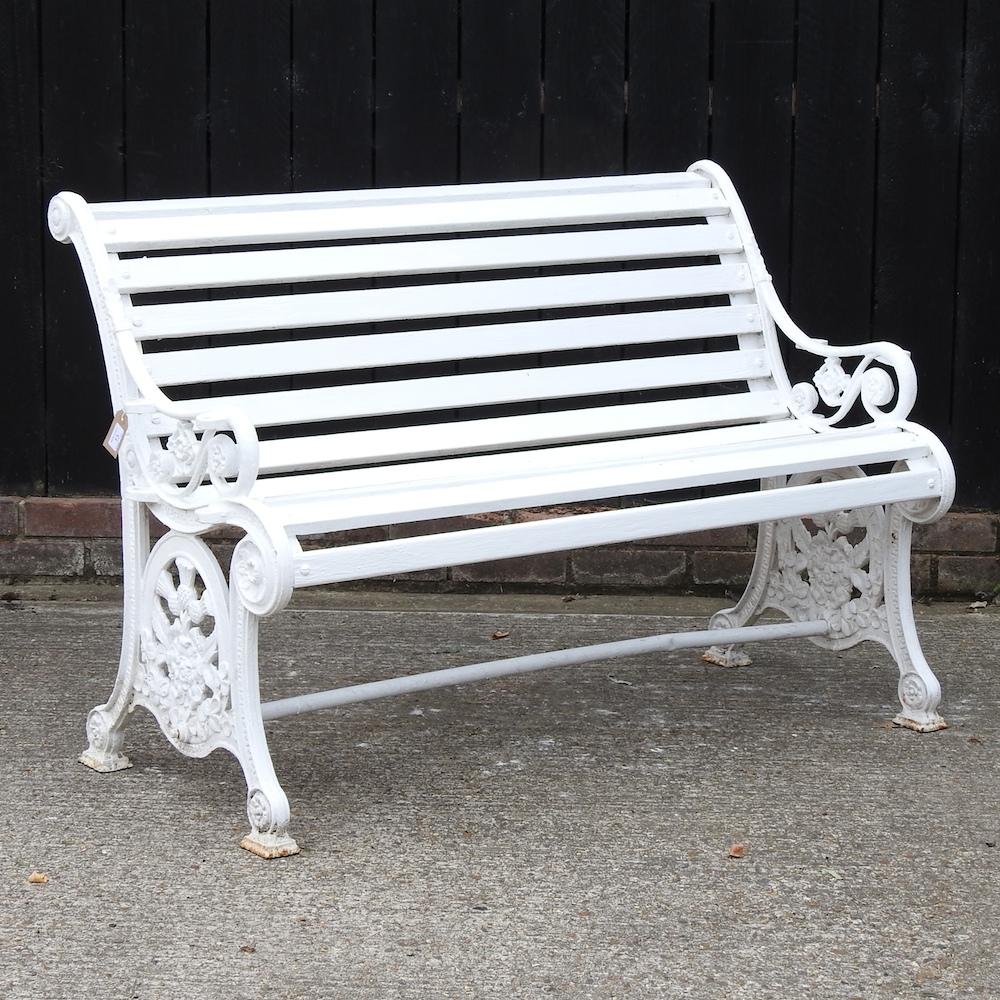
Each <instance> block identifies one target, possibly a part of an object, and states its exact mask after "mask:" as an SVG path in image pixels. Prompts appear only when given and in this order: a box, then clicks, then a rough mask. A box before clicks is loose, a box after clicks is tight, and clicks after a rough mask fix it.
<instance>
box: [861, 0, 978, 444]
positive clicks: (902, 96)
mask: <svg viewBox="0 0 1000 1000" xmlns="http://www.w3.org/2000/svg"><path fill="white" fill-rule="evenodd" d="M963 7H964V4H963V3H962V2H961V0H948V2H944V3H934V4H913V3H910V2H909V0H886V2H885V4H884V12H883V26H882V82H881V90H880V119H879V151H878V155H879V161H878V162H879V168H878V206H877V215H876V247H875V254H876V270H875V314H874V315H875V323H874V326H875V331H874V332H875V335H876V337H877V338H878V339H880V340H881V339H884V340H893V341H895V342H896V343H899V344H902V345H903V346H904V347H906V348H908V349H910V350H912V352H913V360H914V363H915V364H916V366H917V374H918V381H919V385H920V394H919V396H918V399H917V407H916V409H915V410H914V417H915V419H917V420H921V421H923V422H925V423H927V424H928V425H929V426H930V427H931V428H932V429H933V430H935V431H936V432H938V433H939V434H942V435H944V436H947V434H948V429H949V424H950V401H949V393H950V391H951V383H952V337H953V328H954V294H955V245H956V237H957V227H956V219H957V212H958V194H957V191H958V169H959V145H960V138H959V129H960V116H961V103H962V90H961V88H962V75H961V74H962V44H963V26H964V25H963V14H964V11H963Z"/></svg>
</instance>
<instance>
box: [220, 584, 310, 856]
mask: <svg viewBox="0 0 1000 1000" xmlns="http://www.w3.org/2000/svg"><path fill="white" fill-rule="evenodd" d="M232 605H233V611H232V614H233V632H234V637H235V643H234V661H233V666H234V684H233V707H234V714H235V719H236V741H237V747H236V756H237V757H238V758H239V761H240V764H241V766H242V767H243V775H244V777H245V778H246V783H247V817H248V819H249V820H250V832H249V833H248V834H247V835H246V836H245V837H244V838H243V839H242V840H241V841H240V847H242V848H244V849H245V850H248V851H251V852H252V853H254V854H256V855H258V856H259V857H262V858H284V857H288V856H289V855H292V854H298V853H299V846H298V844H296V842H295V841H294V839H293V838H292V837H290V836H289V835H288V832H287V829H288V820H289V818H290V810H289V806H288V797H287V796H286V795H285V793H284V791H283V790H282V788H281V785H280V784H278V778H277V775H276V774H275V772H274V765H273V764H272V763H271V753H270V751H269V750H268V748H267V738H266V736H265V734H264V723H263V721H262V720H261V717H260V688H259V685H258V668H257V631H258V623H259V619H258V617H257V615H255V614H253V613H252V612H250V611H248V610H247V608H246V607H245V606H244V605H243V602H242V601H241V600H240V599H239V597H238V596H237V595H235V594H234V595H233V600H232Z"/></svg>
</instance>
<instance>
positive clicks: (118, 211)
mask: <svg viewBox="0 0 1000 1000" xmlns="http://www.w3.org/2000/svg"><path fill="white" fill-rule="evenodd" d="M710 184H711V181H709V180H708V178H706V177H703V176H702V175H700V174H696V173H690V172H687V171H677V172H673V173H658V174H627V175H617V176H610V177H568V178H561V179H557V180H543V181H532V182H531V184H528V185H525V184H524V183H523V182H522V181H499V182H497V181H488V182H486V183H481V184H442V185H439V186H436V187H417V188H413V187H411V188H405V187H404V188H365V189H358V190H354V191H299V192H294V193H291V194H263V195H252V194H251V195H232V196H228V197H216V198H171V199H165V200H162V201H127V202H98V203H95V204H93V205H91V206H90V207H91V209H92V210H93V212H94V217H95V218H96V219H97V220H98V221H99V222H102V221H107V220H111V219H140V218H141V219H152V218H156V217H164V216H181V215H195V216H199V215H200V216H205V215H211V216H218V215H224V214H233V213H237V214H239V213H245V212H283V211H287V210H289V209H294V210H298V211H314V210H316V209H326V208H341V207H344V206H354V205H396V204H399V203H401V202H405V203H416V202H420V203H437V202H441V201H456V200H457V201H467V200H468V199H469V198H470V197H475V198H478V199H487V200H490V201H494V200H498V199H509V198H527V197H550V196H552V195H556V194H567V193H571V194H575V195H585V194H596V195H604V194H609V193H612V192H621V191H639V190H645V189H648V188H693V189H694V188H707V187H709V186H710Z"/></svg>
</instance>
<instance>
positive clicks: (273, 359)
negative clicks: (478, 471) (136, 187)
mask: <svg viewBox="0 0 1000 1000" xmlns="http://www.w3.org/2000/svg"><path fill="white" fill-rule="evenodd" d="M760 329H761V322H760V312H759V310H758V309H757V307H756V306H746V305H744V306H709V307H705V308H698V309H672V310H667V311H666V312H649V313H627V314H625V315H615V316H610V317H609V316H584V317H579V318H573V319H554V320H529V321H525V322H523V323H497V324H493V325H489V326H464V327H458V328H454V327H451V328H448V329H444V330H421V331H416V332H411V331H407V332H405V333H381V334H363V335H359V336H354V337H328V338H323V339H319V338H317V339H313V340H296V341H279V342H277V343H270V344H234V345H229V346H223V347H205V348H194V349H190V350H176V351H161V352H158V353H152V354H147V355H146V367H147V370H148V371H149V373H150V375H151V376H152V378H153V379H154V381H156V383H157V384H158V385H162V386H169V385H185V384H189V383H195V384H197V383H205V382H224V381H227V380H229V379H248V378H267V377H270V376H278V375H296V374H304V373H310V372H325V371H331V372H332V371H352V370H360V369H364V368H382V367H386V366H389V365H413V364H427V363H431V362H435V361H451V360H459V359H464V358H490V357H504V356H507V355H518V354H535V353H539V352H544V351H565V350H570V349H572V350H582V349H585V348H592V347H607V346H619V345H625V344H652V343H669V342H673V341H681V340H687V339H692V338H698V339H713V338H719V337H729V336H736V335H739V334H744V333H758V332H760Z"/></svg>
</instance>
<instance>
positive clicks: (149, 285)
mask: <svg viewBox="0 0 1000 1000" xmlns="http://www.w3.org/2000/svg"><path fill="white" fill-rule="evenodd" d="M741 249H742V246H741V243H740V240H739V235H738V232H737V229H736V227H735V226H728V225H721V226H708V225H690V226H662V227H655V228H654V227H644V228H640V229H618V230H598V231H593V232H582V233H536V234H533V235H529V236H495V237H470V238H468V239H462V240H454V239H451V240H418V241H410V242H403V243H388V244H386V243H377V244H372V245H366V246H328V247H308V248H298V249H291V250H248V251H234V252H230V253H205V254H182V255H179V256H164V257H137V258H133V259H125V260H121V261H119V262H118V267H117V270H116V281H117V284H118V289H119V291H121V292H129V293H134V292H157V291H166V290H173V289H177V290H185V289H194V288H236V287H240V286H244V285H261V284H263V285H267V284H282V283H288V282H299V281H322V280H333V279H349V278H361V277H378V276H386V275H397V274H430V273H434V272H459V271H473V270H477V269H484V268H503V267H535V266H543V265H547V264H582V263H589V262H593V261H623V260H650V259H653V258H657V257H690V256H700V255H705V254H724V253H733V252H736V251H739V250H741Z"/></svg>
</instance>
